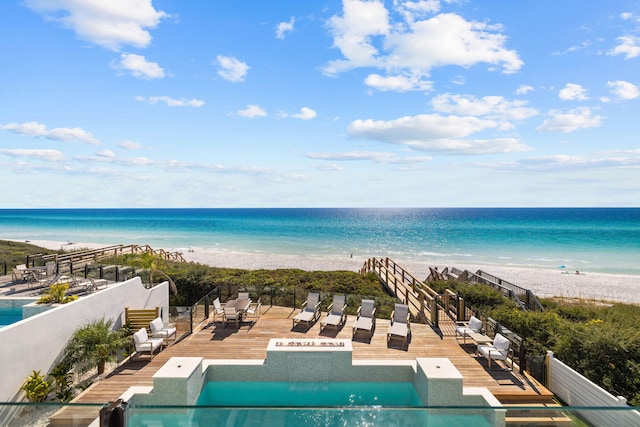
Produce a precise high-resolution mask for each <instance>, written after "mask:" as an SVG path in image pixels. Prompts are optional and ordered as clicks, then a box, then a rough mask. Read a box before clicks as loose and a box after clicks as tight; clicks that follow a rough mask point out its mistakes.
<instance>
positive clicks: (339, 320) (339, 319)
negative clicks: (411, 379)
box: [320, 295, 347, 331]
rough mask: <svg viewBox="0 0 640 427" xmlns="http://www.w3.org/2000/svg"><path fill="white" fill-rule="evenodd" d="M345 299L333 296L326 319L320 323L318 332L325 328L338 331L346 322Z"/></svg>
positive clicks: (340, 296)
mask: <svg viewBox="0 0 640 427" xmlns="http://www.w3.org/2000/svg"><path fill="white" fill-rule="evenodd" d="M346 310H347V297H346V296H344V295H334V296H333V302H332V303H331V305H330V306H329V308H328V311H329V312H328V313H327V317H325V318H324V319H322V322H320V331H322V330H323V329H324V328H326V327H327V326H331V327H332V328H335V329H336V331H337V330H338V329H340V328H341V327H342V326H343V325H344V324H345V322H346V321H347V312H346Z"/></svg>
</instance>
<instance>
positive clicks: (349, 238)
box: [0, 208, 640, 274]
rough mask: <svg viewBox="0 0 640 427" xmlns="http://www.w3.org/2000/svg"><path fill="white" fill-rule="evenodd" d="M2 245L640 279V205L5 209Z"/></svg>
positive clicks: (0, 226)
mask: <svg viewBox="0 0 640 427" xmlns="http://www.w3.org/2000/svg"><path fill="white" fill-rule="evenodd" d="M0 239H16V240H56V241H65V242H66V241H73V242H90V243H104V244H114V243H122V244H129V243H136V244H149V245H152V246H154V247H158V248H164V249H185V248H190V247H191V248H194V249H196V250H197V249H198V248H208V249H216V250H221V251H238V252H249V253H267V254H294V255H295V254H306V255H313V256H345V257H347V256H350V255H351V254H353V256H354V257H360V258H368V257H371V256H376V257H386V256H389V257H391V258H394V259H396V260H398V261H399V262H402V261H404V260H407V261H421V262H422V261H423V262H425V263H429V264H431V265H454V266H455V265H456V264H460V263H467V264H468V263H473V264H478V265H511V266H521V267H541V268H556V267H558V266H560V265H565V266H567V268H568V269H576V270H580V271H593V272H608V273H628V274H640V263H638V262H637V260H638V259H640V209H638V208H548V209H547V208H533V209H532V208H512V209H508V208H496V209H492V208H482V209H475V208H456V209H323V208H318V209H29V210H23V209H5V210H0Z"/></svg>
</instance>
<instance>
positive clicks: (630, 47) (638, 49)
mask: <svg viewBox="0 0 640 427" xmlns="http://www.w3.org/2000/svg"><path fill="white" fill-rule="evenodd" d="M616 40H617V41H618V42H619V43H620V44H618V46H616V47H615V48H613V49H611V50H610V51H609V55H624V59H631V58H636V57H638V56H640V37H636V36H621V37H618V38H617V39H616Z"/></svg>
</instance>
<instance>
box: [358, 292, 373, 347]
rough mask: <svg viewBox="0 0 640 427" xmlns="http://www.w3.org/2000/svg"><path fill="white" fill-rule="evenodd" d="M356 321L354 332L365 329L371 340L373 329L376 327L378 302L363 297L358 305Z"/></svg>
mask: <svg viewBox="0 0 640 427" xmlns="http://www.w3.org/2000/svg"><path fill="white" fill-rule="evenodd" d="M356 315H357V317H356V321H355V322H353V334H352V337H353V338H355V336H356V333H358V332H359V331H365V332H367V333H368V334H369V340H371V338H372V337H373V331H374V329H375V328H376V302H375V301H374V300H372V299H363V300H362V302H361V303H360V307H358V313H357V314H356Z"/></svg>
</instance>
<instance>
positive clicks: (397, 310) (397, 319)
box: [387, 304, 411, 348]
mask: <svg viewBox="0 0 640 427" xmlns="http://www.w3.org/2000/svg"><path fill="white" fill-rule="evenodd" d="M409 315H410V313H409V306H408V305H406V304H396V305H395V307H394V309H393V313H391V324H390V325H389V330H388V331H387V345H389V344H390V343H391V340H392V339H394V338H396V339H397V338H400V339H401V340H402V345H403V346H404V347H406V348H409V344H408V343H409V341H408V339H409V335H410V334H411V324H410V321H409Z"/></svg>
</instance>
